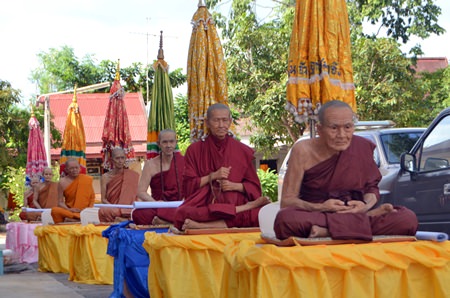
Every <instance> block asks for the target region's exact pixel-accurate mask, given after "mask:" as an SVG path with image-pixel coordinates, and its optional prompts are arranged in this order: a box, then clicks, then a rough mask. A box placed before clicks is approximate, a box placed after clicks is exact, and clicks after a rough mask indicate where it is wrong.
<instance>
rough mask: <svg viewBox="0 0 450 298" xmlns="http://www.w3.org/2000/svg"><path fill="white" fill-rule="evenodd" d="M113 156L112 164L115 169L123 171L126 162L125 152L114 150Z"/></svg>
mask: <svg viewBox="0 0 450 298" xmlns="http://www.w3.org/2000/svg"><path fill="white" fill-rule="evenodd" d="M112 155H113V156H112V163H113V167H114V169H119V170H120V169H123V167H124V166H125V160H126V156H125V152H123V151H122V150H114V151H113V153H112Z"/></svg>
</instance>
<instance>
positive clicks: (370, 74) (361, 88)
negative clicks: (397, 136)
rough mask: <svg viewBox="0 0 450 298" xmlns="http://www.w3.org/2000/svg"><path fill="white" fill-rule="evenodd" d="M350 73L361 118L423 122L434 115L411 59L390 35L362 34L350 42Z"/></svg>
mask: <svg viewBox="0 0 450 298" xmlns="http://www.w3.org/2000/svg"><path fill="white" fill-rule="evenodd" d="M353 57H354V59H353V73H354V80H355V84H356V90H355V93H356V98H357V103H358V114H359V116H360V117H359V118H360V120H383V119H389V120H394V121H395V122H396V124H397V126H400V127H403V126H424V125H425V123H424V122H428V121H424V119H423V116H424V115H427V116H429V117H431V118H430V119H433V118H434V116H432V115H430V113H429V111H428V104H427V103H429V102H428V101H424V95H425V93H424V90H423V88H422V85H421V84H419V82H418V80H417V78H416V76H415V72H414V70H413V68H412V62H411V59H409V58H406V57H405V55H404V54H402V52H401V51H400V48H399V44H398V43H397V42H396V41H395V40H393V39H391V38H378V39H374V40H373V39H369V38H364V37H361V38H359V39H357V40H356V42H355V43H354V44H353Z"/></svg>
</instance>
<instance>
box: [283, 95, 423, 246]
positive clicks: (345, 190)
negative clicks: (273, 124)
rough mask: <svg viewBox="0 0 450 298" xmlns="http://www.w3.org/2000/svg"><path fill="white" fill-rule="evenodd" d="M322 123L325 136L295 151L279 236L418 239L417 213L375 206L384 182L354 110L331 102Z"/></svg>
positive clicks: (321, 115) (301, 144) (286, 183)
mask: <svg viewBox="0 0 450 298" xmlns="http://www.w3.org/2000/svg"><path fill="white" fill-rule="evenodd" d="M318 120H319V121H318V124H317V132H318V134H319V137H317V138H311V139H307V140H304V141H300V142H297V143H296V144H295V145H294V147H293V148H292V150H291V155H290V158H289V166H288V169H287V172H286V176H285V178H284V183H283V189H282V197H281V202H280V207H281V210H280V211H279V212H278V214H277V216H276V218H275V223H274V230H275V234H276V236H277V238H278V239H286V238H288V237H290V236H297V237H312V238H314V237H331V238H332V239H359V240H366V241H370V240H372V236H373V235H410V236H413V235H415V233H416V230H417V226H418V222H417V217H416V215H415V214H414V212H412V211H411V210H409V209H407V208H405V207H402V206H393V205H391V204H382V205H380V206H378V207H375V206H376V204H377V202H378V201H379V199H380V193H379V189H378V182H379V181H380V179H381V174H380V171H379V170H378V167H377V165H376V163H375V161H374V159H373V150H374V149H375V145H374V144H373V143H372V142H370V141H368V140H366V139H364V138H362V137H359V136H355V135H353V132H354V130H355V128H354V121H355V120H356V117H355V115H354V114H353V111H352V109H351V108H350V106H349V105H348V104H346V103H344V102H342V101H338V100H333V101H330V102H327V103H326V104H324V105H323V106H322V107H321V108H320V109H319V114H318Z"/></svg>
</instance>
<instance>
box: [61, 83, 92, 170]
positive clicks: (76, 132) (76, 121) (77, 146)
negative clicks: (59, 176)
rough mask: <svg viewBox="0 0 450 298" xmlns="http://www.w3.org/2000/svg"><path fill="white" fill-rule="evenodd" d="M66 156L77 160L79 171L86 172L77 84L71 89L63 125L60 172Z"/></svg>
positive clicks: (84, 140)
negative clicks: (71, 96) (70, 99)
mask: <svg viewBox="0 0 450 298" xmlns="http://www.w3.org/2000/svg"><path fill="white" fill-rule="evenodd" d="M68 158H74V159H76V160H78V163H79V164H80V167H81V171H80V173H82V174H86V136H85V133H84V125H83V119H82V118H81V114H80V109H79V107H78V102H77V86H75V88H74V91H73V99H72V103H71V104H70V105H69V108H68V111H67V120H66V126H65V127H64V134H63V143H62V146H61V157H60V160H59V162H60V173H64V168H65V164H64V163H65V162H66V161H67V159H68Z"/></svg>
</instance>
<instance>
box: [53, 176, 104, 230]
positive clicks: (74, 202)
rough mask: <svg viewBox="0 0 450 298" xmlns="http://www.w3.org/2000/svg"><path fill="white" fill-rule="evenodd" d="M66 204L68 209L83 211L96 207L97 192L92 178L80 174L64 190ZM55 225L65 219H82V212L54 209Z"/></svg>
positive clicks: (60, 208)
mask: <svg viewBox="0 0 450 298" xmlns="http://www.w3.org/2000/svg"><path fill="white" fill-rule="evenodd" d="M64 198H65V203H66V206H67V207H68V208H77V209H80V210H83V209H85V208H88V207H92V206H94V200H95V192H94V188H93V186H92V177H91V176H88V175H85V174H79V175H78V177H77V178H75V180H73V181H72V183H71V184H70V185H69V186H67V187H66V189H65V190H64ZM51 214H52V217H53V221H54V222H55V224H57V223H60V222H63V221H64V219H65V218H71V219H80V212H72V211H70V210H68V209H65V208H62V207H59V206H58V207H53V208H52V211H51Z"/></svg>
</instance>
